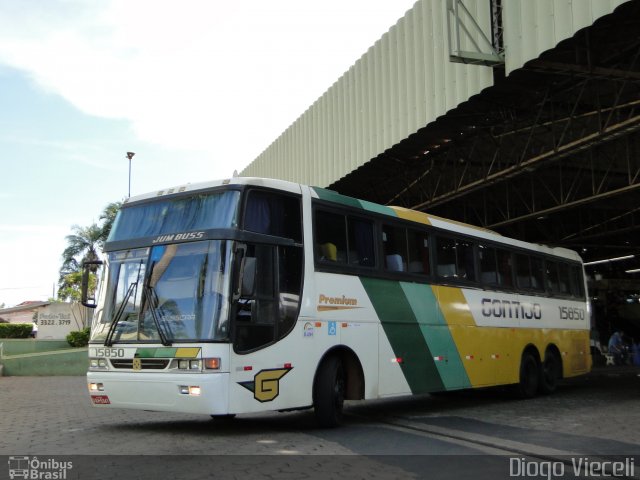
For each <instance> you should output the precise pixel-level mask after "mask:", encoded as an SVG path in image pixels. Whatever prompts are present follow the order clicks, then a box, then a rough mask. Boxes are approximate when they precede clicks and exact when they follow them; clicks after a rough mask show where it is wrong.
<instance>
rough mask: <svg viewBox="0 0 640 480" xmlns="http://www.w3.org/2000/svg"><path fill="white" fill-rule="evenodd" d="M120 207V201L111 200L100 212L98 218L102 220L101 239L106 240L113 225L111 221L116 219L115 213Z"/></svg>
mask: <svg viewBox="0 0 640 480" xmlns="http://www.w3.org/2000/svg"><path fill="white" fill-rule="evenodd" d="M120 207H122V202H112V203H110V204H109V205H107V206H106V207H104V210H103V211H102V213H101V214H100V220H102V222H103V223H102V231H103V240H104V241H105V242H106V241H107V238H109V233H110V232H111V227H113V222H114V221H115V220H116V215H117V213H118V212H119V211H120Z"/></svg>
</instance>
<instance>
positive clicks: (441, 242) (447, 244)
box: [436, 237, 457, 278]
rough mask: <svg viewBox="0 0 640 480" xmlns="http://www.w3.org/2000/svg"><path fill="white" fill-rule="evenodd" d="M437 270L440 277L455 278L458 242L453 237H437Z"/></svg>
mask: <svg viewBox="0 0 640 480" xmlns="http://www.w3.org/2000/svg"><path fill="white" fill-rule="evenodd" d="M436 257H437V258H436V271H437V273H438V276H439V277H442V278H455V277H456V276H457V274H456V242H455V240H454V239H453V238H444V237H436Z"/></svg>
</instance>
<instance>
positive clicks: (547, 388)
mask: <svg viewBox="0 0 640 480" xmlns="http://www.w3.org/2000/svg"><path fill="white" fill-rule="evenodd" d="M559 378H560V360H559V359H558V356H557V355H556V354H555V353H553V352H547V353H546V355H545V356H544V362H542V368H541V369H540V387H539V389H540V393H543V394H550V393H553V392H555V391H556V388H557V387H558V379H559Z"/></svg>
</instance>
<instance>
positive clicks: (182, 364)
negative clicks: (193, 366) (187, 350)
mask: <svg viewBox="0 0 640 480" xmlns="http://www.w3.org/2000/svg"><path fill="white" fill-rule="evenodd" d="M178 368H179V369H180V370H189V360H178Z"/></svg>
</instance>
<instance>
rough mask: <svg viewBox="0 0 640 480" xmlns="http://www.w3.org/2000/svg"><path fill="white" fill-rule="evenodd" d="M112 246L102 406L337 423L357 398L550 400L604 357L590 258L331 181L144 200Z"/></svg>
mask: <svg viewBox="0 0 640 480" xmlns="http://www.w3.org/2000/svg"><path fill="white" fill-rule="evenodd" d="M104 256H105V261H104V265H103V267H102V275H101V278H102V281H101V283H100V287H99V291H98V294H97V300H96V301H95V302H94V301H93V300H88V299H87V298H86V294H85V298H84V303H85V304H89V305H92V306H94V307H97V308H96V312H95V316H94V321H93V325H92V329H91V341H90V345H89V357H90V358H89V363H90V366H89V372H88V374H87V380H88V386H89V391H90V396H91V401H92V403H93V405H95V406H96V407H100V408H113V407H116V408H134V409H143V410H157V411H170V412H185V413H197V414H207V415H211V416H213V417H225V416H233V415H236V414H243V413H249V412H261V411H267V410H269V411H270V410H276V411H282V410H292V409H299V408H309V407H313V408H314V410H315V414H316V417H317V419H318V422H319V423H320V424H321V425H323V426H335V425H337V424H339V423H340V421H341V418H342V410H343V403H344V400H345V399H347V400H348V399H372V398H383V397H393V396H399V395H411V394H421V393H427V392H443V391H449V390H459V389H469V388H477V387H490V386H496V385H509V384H513V385H514V388H515V389H516V391H517V392H518V393H519V394H520V395H521V396H522V397H532V396H534V395H536V394H537V393H550V392H552V391H553V390H555V388H556V385H557V382H558V379H560V378H564V377H571V376H575V375H579V374H584V373H587V372H588V371H589V370H590V368H591V357H590V353H589V327H590V322H589V318H590V315H589V304H588V302H587V298H586V287H585V280H584V271H583V267H582V263H581V260H580V257H579V255H578V254H576V253H575V252H572V251H570V250H566V249H559V248H549V247H545V246H542V245H533V244H529V243H525V242H522V241H518V240H513V239H510V238H506V237H503V236H501V235H499V234H496V233H494V232H491V231H488V230H484V229H480V228H476V227H473V226H470V225H465V224H461V223H459V222H454V221H448V220H445V219H442V218H439V217H435V216H432V215H429V214H425V213H421V212H417V211H412V210H408V209H404V208H398V207H389V206H383V205H378V204H374V203H370V202H366V201H362V200H357V199H354V198H350V197H346V196H342V195H339V194H337V193H335V192H333V191H330V190H326V189H323V188H316V187H309V186H304V185H299V184H295V183H289V182H284V181H279V180H273V179H258V178H241V177H237V178H232V179H228V180H223V181H217V182H209V183H200V184H189V185H185V186H181V187H178V188H173V189H168V190H161V191H158V192H152V193H150V194H147V195H141V196H138V197H135V198H131V199H130V200H128V201H126V202H125V204H124V205H123V206H122V209H121V210H120V212H119V213H118V216H117V218H116V221H115V223H114V225H113V229H112V231H111V234H110V236H109V239H108V241H107V242H106V244H105V252H104ZM96 268H97V266H95V265H93V264H88V265H86V266H85V272H89V271H91V270H93V271H95V270H96ZM86 276H87V275H86ZM85 292H86V290H85Z"/></svg>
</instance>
